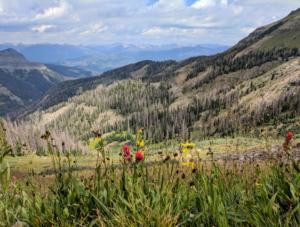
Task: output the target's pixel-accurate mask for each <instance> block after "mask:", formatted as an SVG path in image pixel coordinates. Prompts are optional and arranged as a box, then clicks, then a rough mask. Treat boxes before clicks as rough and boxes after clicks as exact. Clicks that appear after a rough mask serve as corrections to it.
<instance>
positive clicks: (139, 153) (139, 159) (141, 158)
mask: <svg viewBox="0 0 300 227" xmlns="http://www.w3.org/2000/svg"><path fill="white" fill-rule="evenodd" d="M135 160H136V162H142V161H144V154H143V151H141V150H139V151H137V152H136V153H135Z"/></svg>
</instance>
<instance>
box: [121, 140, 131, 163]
mask: <svg viewBox="0 0 300 227" xmlns="http://www.w3.org/2000/svg"><path fill="white" fill-rule="evenodd" d="M122 149H123V158H124V160H125V161H130V160H131V151H130V148H129V146H128V144H125V145H124V146H123V148H122Z"/></svg>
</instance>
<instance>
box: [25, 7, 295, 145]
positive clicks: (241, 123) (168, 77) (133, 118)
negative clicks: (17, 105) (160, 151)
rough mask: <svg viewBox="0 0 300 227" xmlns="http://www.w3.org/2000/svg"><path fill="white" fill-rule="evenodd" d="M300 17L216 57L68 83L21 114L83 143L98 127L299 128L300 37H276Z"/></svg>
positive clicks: (179, 132)
mask: <svg viewBox="0 0 300 227" xmlns="http://www.w3.org/2000/svg"><path fill="white" fill-rule="evenodd" d="M299 21H300V11H299V10H298V11H294V12H292V13H291V14H290V15H289V16H288V17H286V18H284V19H283V20H281V21H279V22H277V23H274V24H272V25H269V26H266V27H263V28H259V29H257V30H256V31H254V32H253V33H252V34H250V36H249V37H247V38H245V39H244V40H242V41H241V42H239V43H238V44H237V45H236V46H234V47H232V48H231V49H230V50H228V51H226V52H224V53H222V54H218V55H215V56H201V57H195V58H190V59H187V60H184V61H181V62H176V61H166V62H153V61H143V62H139V63H136V64H131V65H128V66H124V67H121V68H118V69H116V70H112V71H108V72H106V73H103V74H102V75H100V76H97V77H93V78H86V79H79V80H75V81H67V82H64V83H61V84H60V85H58V86H57V87H54V88H53V89H51V90H50V91H49V92H48V93H47V95H46V96H44V97H43V99H41V100H39V102H37V103H35V105H33V106H31V107H30V108H28V109H27V111H26V112H25V113H23V114H22V115H21V116H22V117H25V116H27V118H26V119H27V120H29V121H32V122H39V123H38V124H39V125H42V126H43V127H46V128H50V129H53V130H54V129H55V130H61V129H64V130H66V131H67V132H68V133H69V134H70V135H71V136H72V137H74V138H77V139H80V140H82V141H86V140H87V139H88V138H89V136H91V131H93V130H97V131H99V132H101V133H108V132H111V131H115V130H116V131H124V130H136V129H137V128H140V127H144V128H145V130H144V134H145V136H146V138H148V139H149V140H151V141H153V142H158V141H161V140H164V139H172V138H176V137H179V138H181V139H187V138H191V137H193V136H194V137H195V136H197V137H205V136H208V135H221V136H223V135H230V134H233V133H237V132H247V133H254V134H259V133H261V131H260V130H261V129H264V130H265V129H267V131H268V132H270V133H277V134H278V133H281V132H282V131H283V130H286V129H287V128H293V130H295V131H298V130H300V128H299V117H298V116H299V113H300V86H299V85H300V57H299V49H298V48H299V42H298V41H297V38H296V39H294V40H296V41H295V42H289V41H288V42H287V43H288V44H289V45H285V42H282V43H280V44H278V43H277V42H274V45H271V44H270V43H271V41H270V40H277V39H279V37H278V36H281V35H282V34H283V33H287V32H288V33H291V34H293V35H294V34H295V35H296V34H298V32H299V31H300V27H299V26H298V25H299ZM293 35H292V36H289V37H293ZM295 37H297V36H295ZM28 115H29V116H28ZM282 123H285V124H284V126H283V124H282Z"/></svg>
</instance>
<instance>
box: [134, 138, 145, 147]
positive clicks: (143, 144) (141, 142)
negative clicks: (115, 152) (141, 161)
mask: <svg viewBox="0 0 300 227" xmlns="http://www.w3.org/2000/svg"><path fill="white" fill-rule="evenodd" d="M136 145H137V146H138V147H144V146H145V141H144V140H142V139H141V140H138V141H137V144H136Z"/></svg>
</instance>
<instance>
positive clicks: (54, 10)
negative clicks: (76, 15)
mask: <svg viewBox="0 0 300 227" xmlns="http://www.w3.org/2000/svg"><path fill="white" fill-rule="evenodd" d="M68 9H69V5H68V4H67V3H66V2H63V1H60V2H59V4H58V5H57V6H53V7H49V8H47V9H45V10H43V12H42V13H39V14H37V15H36V16H35V17H34V19H36V20H40V19H55V18H59V17H61V16H63V15H65V14H66V13H67V11H68Z"/></svg>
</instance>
